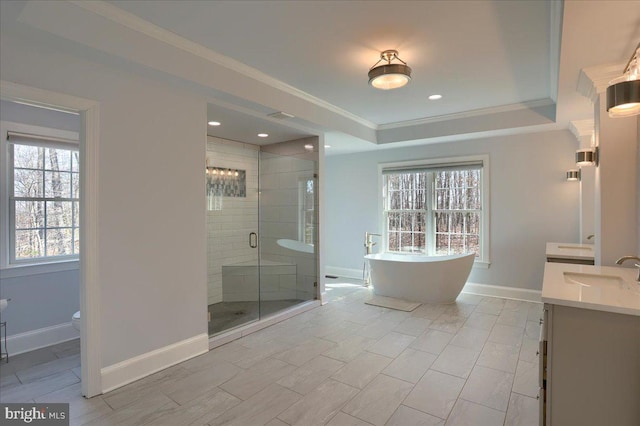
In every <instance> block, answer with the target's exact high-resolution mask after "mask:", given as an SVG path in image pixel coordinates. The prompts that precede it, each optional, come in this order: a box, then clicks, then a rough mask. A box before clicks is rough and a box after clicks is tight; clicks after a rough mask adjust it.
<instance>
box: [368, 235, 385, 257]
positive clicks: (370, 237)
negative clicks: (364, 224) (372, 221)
mask: <svg viewBox="0 0 640 426" xmlns="http://www.w3.org/2000/svg"><path fill="white" fill-rule="evenodd" d="M373 236H377V237H381V236H382V235H380V234H374V233H373V232H365V233H364V253H365V254H371V251H372V249H373V246H375V245H376V243H374V242H373V240H372V237H373Z"/></svg>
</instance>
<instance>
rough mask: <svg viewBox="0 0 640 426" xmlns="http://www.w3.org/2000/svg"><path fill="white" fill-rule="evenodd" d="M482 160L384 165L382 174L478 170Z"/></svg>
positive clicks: (480, 167)
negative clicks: (395, 165)
mask: <svg viewBox="0 0 640 426" xmlns="http://www.w3.org/2000/svg"><path fill="white" fill-rule="evenodd" d="M482 166H483V163H482V160H476V161H460V162H453V163H434V164H416V165H414V166H398V167H384V168H383V169H382V174H383V175H390V174H398V173H421V172H444V171H447V172H450V171H456V170H480V169H482Z"/></svg>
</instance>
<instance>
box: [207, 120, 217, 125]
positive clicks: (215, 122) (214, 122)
mask: <svg viewBox="0 0 640 426" xmlns="http://www.w3.org/2000/svg"><path fill="white" fill-rule="evenodd" d="M207 124H208V125H209V126H219V125H220V122H219V121H210V122H208V123H207Z"/></svg>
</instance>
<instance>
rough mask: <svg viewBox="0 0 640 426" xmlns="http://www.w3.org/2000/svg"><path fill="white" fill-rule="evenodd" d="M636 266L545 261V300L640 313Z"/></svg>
mask: <svg viewBox="0 0 640 426" xmlns="http://www.w3.org/2000/svg"><path fill="white" fill-rule="evenodd" d="M637 274H638V271H637V269H636V268H622V267H615V266H593V265H573V264H566V263H545V266H544V279H543V281H542V301H543V302H545V303H552V304H555V305H564V306H571V307H574V308H583V309H592V310H598V311H604V312H613V313H618V314H627V315H635V316H640V284H638V282H636V277H637Z"/></svg>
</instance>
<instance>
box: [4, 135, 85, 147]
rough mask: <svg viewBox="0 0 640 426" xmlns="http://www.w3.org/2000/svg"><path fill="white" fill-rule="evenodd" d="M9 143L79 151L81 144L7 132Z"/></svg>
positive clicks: (67, 140)
mask: <svg viewBox="0 0 640 426" xmlns="http://www.w3.org/2000/svg"><path fill="white" fill-rule="evenodd" d="M7 141H8V142H9V143H18V144H21V145H31V146H43V145H46V146H48V147H50V148H59V149H69V150H77V149H78V146H79V145H80V143H79V142H78V141H77V140H73V139H65V138H54V137H49V136H40V135H31V134H28V133H18V132H7Z"/></svg>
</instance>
